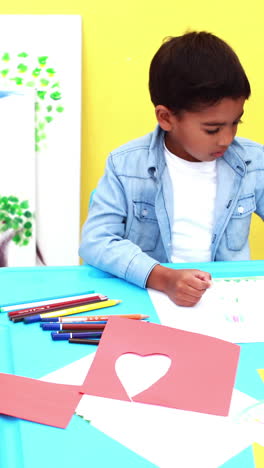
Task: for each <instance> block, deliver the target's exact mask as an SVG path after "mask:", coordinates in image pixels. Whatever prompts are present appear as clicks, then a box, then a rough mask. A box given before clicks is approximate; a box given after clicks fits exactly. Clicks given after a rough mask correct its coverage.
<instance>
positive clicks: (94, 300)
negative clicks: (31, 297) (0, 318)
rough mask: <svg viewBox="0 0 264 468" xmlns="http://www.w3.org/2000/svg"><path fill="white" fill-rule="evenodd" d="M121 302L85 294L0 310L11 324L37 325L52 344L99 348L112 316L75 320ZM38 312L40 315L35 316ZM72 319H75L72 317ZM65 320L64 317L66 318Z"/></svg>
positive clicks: (137, 316) (133, 316) (142, 316)
mask: <svg viewBox="0 0 264 468" xmlns="http://www.w3.org/2000/svg"><path fill="white" fill-rule="evenodd" d="M120 303H121V301H120V300H114V299H109V298H108V296H106V295H103V294H100V293H97V292H95V291H89V292H88V293H87V294H82V295H78V296H68V297H62V298H59V297H57V298H53V299H48V300H45V299H43V300H40V301H36V302H28V303H20V304H14V305H9V306H4V307H2V308H0V310H1V311H5V312H7V315H8V318H9V319H10V320H11V321H12V322H13V323H17V322H23V323H24V324H30V323H35V322H40V327H41V328H42V330H43V331H50V332H51V333H50V336H51V339H52V340H53V341H66V340H67V341H68V342H70V343H80V344H91V345H98V344H99V342H100V338H101V336H102V334H103V331H104V328H105V325H106V323H107V321H108V319H109V317H112V316H113V315H93V316H92V315H91V316H82V315H80V316H76V314H78V313H83V312H90V311H96V310H98V309H102V308H106V307H113V306H115V305H118V304H120ZM37 312H39V313H37ZM73 315H74V317H73ZM65 316H67V317H65ZM118 316H119V317H124V318H130V319H133V320H145V319H146V318H148V317H149V316H148V315H145V314H123V315H118Z"/></svg>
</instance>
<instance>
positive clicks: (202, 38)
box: [149, 31, 250, 114]
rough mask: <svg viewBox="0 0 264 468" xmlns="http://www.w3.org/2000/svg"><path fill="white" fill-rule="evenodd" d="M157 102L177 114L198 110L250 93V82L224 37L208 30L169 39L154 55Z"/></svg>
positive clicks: (152, 67) (152, 81)
mask: <svg viewBox="0 0 264 468" xmlns="http://www.w3.org/2000/svg"><path fill="white" fill-rule="evenodd" d="M149 90H150V95H151V100H152V102H153V104H154V106H157V105H159V104H162V105H164V106H166V107H168V108H169V109H170V110H172V111H173V112H174V113H175V114H180V113H181V111H184V110H186V111H197V110H200V109H201V108H204V107H205V106H208V105H213V104H215V103H216V102H218V101H219V100H220V99H223V98H225V97H228V98H233V99H237V98H240V97H245V98H246V99H248V98H249V96H250V84H249V81H248V79H247V76H246V74H245V71H244V69H243V67H242V65H241V63H240V61H239V59H238V57H237V55H236V54H235V52H234V51H233V49H232V48H231V47H230V46H229V45H228V44H227V43H226V42H224V41H223V40H222V39H220V38H218V37H217V36H214V35H213V34H210V33H208V32H205V31H201V32H195V31H194V32H189V33H186V34H184V35H183V36H179V37H171V38H168V39H167V40H166V42H164V43H163V44H162V46H161V47H160V48H159V50H158V51H157V52H156V54H155V55H154V57H153V59H152V62H151V65H150V72H149Z"/></svg>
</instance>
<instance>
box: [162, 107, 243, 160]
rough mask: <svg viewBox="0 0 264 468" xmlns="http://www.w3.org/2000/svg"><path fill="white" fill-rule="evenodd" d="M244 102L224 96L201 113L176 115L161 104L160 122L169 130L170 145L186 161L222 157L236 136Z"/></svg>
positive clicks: (174, 152)
mask: <svg viewBox="0 0 264 468" xmlns="http://www.w3.org/2000/svg"><path fill="white" fill-rule="evenodd" d="M244 102H245V98H238V99H232V98H224V99H222V100H221V101H219V102H218V103H217V104H214V105H212V106H209V107H207V108H205V109H203V110H200V111H197V112H189V111H184V112H183V113H182V114H181V116H176V115H174V114H173V113H172V112H171V111H170V110H169V109H167V108H166V107H164V106H157V108H156V115H157V118H158V121H159V123H160V125H161V127H162V128H163V129H164V130H165V131H166V132H167V133H166V136H165V143H166V146H167V148H168V149H169V151H171V152H172V153H173V154H175V155H176V156H178V157H179V158H182V159H185V160H186V161H194V162H195V161H213V160H215V159H217V158H220V157H221V156H223V154H224V153H225V151H226V150H227V148H228V146H229V145H230V144H231V143H232V141H233V139H234V137H235V135H236V132H237V126H238V124H239V122H240V119H241V117H242V115H243V106H244ZM159 108H160V109H159ZM164 112H165V113H164ZM166 112H167V114H166ZM165 114H166V116H165Z"/></svg>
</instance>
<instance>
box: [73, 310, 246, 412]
mask: <svg viewBox="0 0 264 468" xmlns="http://www.w3.org/2000/svg"><path fill="white" fill-rule="evenodd" d="M239 352H240V347H239V346H238V345H235V344H233V343H229V342H226V341H223V340H220V339H217V338H212V337H209V336H205V335H200V334H197V333H191V332H186V331H183V330H178V329H175V328H170V327H165V326H163V325H158V324H154V323H148V322H140V321H136V320H135V321H133V320H129V319H125V318H122V317H111V318H110V319H109V320H108V322H107V325H106V327H105V330H104V333H103V336H102V338H101V340H100V344H99V346H98V349H97V352H96V355H95V358H94V361H93V363H92V365H91V367H90V370H89V372H88V374H87V377H86V379H85V381H84V383H83V386H82V391H83V392H84V393H86V394H89V395H95V396H102V397H105V398H114V399H118V400H125V401H129V397H128V395H127V393H126V391H125V389H124V387H123V386H122V383H121V382H120V380H119V378H118V376H117V374H116V371H115V363H116V360H117V358H119V357H120V356H121V355H122V354H126V353H134V354H138V355H140V356H146V355H151V354H164V355H166V356H168V357H169V358H170V359H171V366H170V368H169V370H168V372H167V373H166V374H165V375H164V376H163V377H162V378H161V379H159V381H158V382H156V383H154V384H153V385H151V386H150V387H149V388H148V389H147V390H144V391H143V392H141V393H139V394H138V395H136V396H134V398H133V401H137V402H141V403H148V404H154V405H161V406H167V407H172V408H178V409H183V410H188V411H197V412H201V413H208V414H215V415H221V416H227V415H228V412H229V406H230V401H231V396H232V390H233V387H234V381H235V376H236V370H237V365H238V358H239Z"/></svg>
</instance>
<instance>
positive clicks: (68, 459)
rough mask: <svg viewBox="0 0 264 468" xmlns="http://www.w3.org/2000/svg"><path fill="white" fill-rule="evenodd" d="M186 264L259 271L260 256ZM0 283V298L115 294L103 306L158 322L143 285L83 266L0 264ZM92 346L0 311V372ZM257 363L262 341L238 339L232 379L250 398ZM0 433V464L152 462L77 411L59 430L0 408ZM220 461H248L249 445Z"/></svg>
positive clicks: (119, 467)
mask: <svg viewBox="0 0 264 468" xmlns="http://www.w3.org/2000/svg"><path fill="white" fill-rule="evenodd" d="M173 267H174V268H177V266H175V265H174V266H173ZM186 267H189V268H201V269H203V270H206V271H209V272H211V273H212V275H213V276H215V277H221V276H248V275H253V276H255V275H263V274H264V262H262V261H256V262H225V263H222V262H216V263H207V264H200V265H198V264H188V265H185V268H186ZM0 284H1V292H0V306H3V305H8V304H14V303H20V302H26V301H35V300H36V301H37V300H39V299H44V298H52V297H56V296H66V295H71V294H74V295H76V294H81V293H85V292H87V291H90V290H95V291H96V292H99V293H101V294H105V295H107V296H109V298H111V299H120V300H121V301H122V302H121V304H119V305H118V306H115V307H113V308H111V314H114V313H116V314H123V313H124V314H132V313H148V315H150V320H151V321H152V322H155V323H159V320H158V317H157V314H156V312H155V309H154V307H153V305H152V302H151V301H150V299H149V296H148V293H147V291H146V290H143V289H140V288H138V287H137V286H134V285H132V284H129V283H126V282H125V281H123V280H121V279H118V278H115V277H113V276H111V275H108V274H106V273H104V272H101V271H100V270H97V269H94V268H92V267H90V266H80V267H36V268H1V269H0ZM94 351H95V348H94V347H93V346H91V347H88V346H85V345H69V344H68V342H56V341H52V340H51V338H50V333H49V332H44V331H42V329H41V328H40V325H39V323H34V324H31V325H25V324H24V323H16V324H14V323H12V322H10V321H9V320H8V317H7V314H5V313H1V314H0V352H1V355H0V372H7V373H13V374H16V375H21V376H25V377H31V378H41V377H43V376H44V375H46V374H48V373H50V372H53V371H55V370H57V369H59V368H61V367H63V366H65V365H67V364H70V363H72V362H74V361H76V360H78V359H80V358H82V357H84V356H86V355H87V354H88V353H89V352H94ZM260 368H262V369H263V368H264V343H254V344H243V345H241V354H240V361H239V367H238V372H237V378H236V384H235V387H236V388H237V389H238V390H240V391H243V392H245V393H247V394H248V395H250V396H252V397H254V398H256V399H258V400H260V399H264V385H263V382H262V381H261V379H260V377H259V375H258V373H257V369H260ZM0 435H1V437H0V467H5V468H36V467H38V468H44V467H45V468H46V467H47V466H49V467H50V468H55V467H57V466H58V465H59V464H63V465H64V466H66V467H68V466H69V467H70V466H72V465H73V464H74V463H75V464H76V462H77V463H81V464H82V466H85V467H86V466H87V467H88V466H89V467H90V466H96V467H98V468H102V467H107V468H110V467H115V468H130V467H131V468H132V467H133V468H137V467H139V468H141V467H142V468H143V467H145V468H148V467H149V468H150V467H153V466H154V465H153V464H152V463H150V462H149V461H148V460H146V459H144V458H142V457H140V456H138V455H137V454H136V453H134V452H132V451H130V450H128V449H127V448H126V447H124V446H123V445H121V444H119V443H118V442H116V441H114V440H113V439H111V438H109V437H107V436H106V435H105V434H103V433H101V432H100V431H98V430H97V429H95V428H94V427H93V426H92V425H90V424H89V423H88V422H86V421H84V420H83V419H82V418H80V417H78V416H77V415H75V416H73V418H72V420H71V422H70V424H69V425H68V427H67V428H66V429H64V430H63V429H57V428H53V427H48V426H45V425H41V424H36V423H32V422H29V421H23V420H19V419H16V418H12V417H7V416H0ZM14 447H15V449H14ZM102 448H103V449H102ZM223 466H224V467H225V468H235V467H237V468H241V466H245V467H246V468H251V467H254V466H255V465H254V461H253V455H252V450H251V448H250V447H249V449H247V450H246V451H244V452H242V453H240V454H239V456H237V457H234V458H233V459H231V460H230V461H229V462H227V463H226V464H225V465H223Z"/></svg>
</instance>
